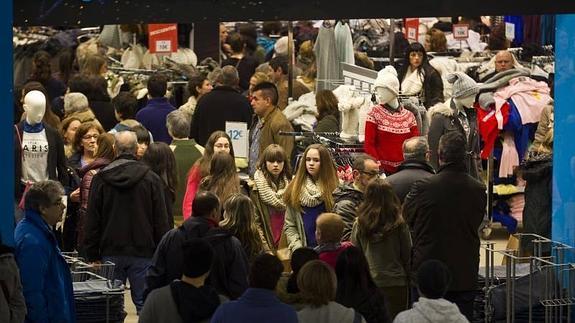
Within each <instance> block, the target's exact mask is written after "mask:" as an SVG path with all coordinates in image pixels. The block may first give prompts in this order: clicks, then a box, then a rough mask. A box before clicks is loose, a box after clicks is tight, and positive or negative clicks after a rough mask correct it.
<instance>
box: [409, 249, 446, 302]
mask: <svg viewBox="0 0 575 323" xmlns="http://www.w3.org/2000/svg"><path fill="white" fill-rule="evenodd" d="M450 281H451V276H450V273H449V269H448V268H447V266H446V265H445V264H444V263H443V262H441V261H439V260H435V259H431V260H427V261H426V262H424V263H423V264H421V266H419V269H418V270H417V287H418V288H419V291H420V292H421V294H423V295H421V296H424V297H426V298H429V299H438V298H442V297H443V296H444V295H445V293H446V292H447V289H448V288H449V283H450Z"/></svg>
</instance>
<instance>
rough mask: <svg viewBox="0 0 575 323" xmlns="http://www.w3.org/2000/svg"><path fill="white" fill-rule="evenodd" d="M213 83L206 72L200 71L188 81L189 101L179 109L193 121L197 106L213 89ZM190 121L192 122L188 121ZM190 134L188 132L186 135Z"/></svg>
mask: <svg viewBox="0 0 575 323" xmlns="http://www.w3.org/2000/svg"><path fill="white" fill-rule="evenodd" d="M212 89H213V87H212V83H210V81H209V80H208V78H207V75H206V74H204V73H198V74H195V75H193V76H192V77H190V80H189V81H188V92H189V93H190V97H189V98H188V101H187V102H186V103H184V104H183V105H182V106H180V107H179V108H178V110H180V111H183V112H185V113H186V116H187V117H188V120H189V121H191V120H192V117H193V115H194V112H195V111H196V106H197V105H198V101H199V100H200V98H201V97H202V96H204V95H205V94H207V93H210V92H211V91H212ZM188 123H190V122H188ZM188 127H189V125H188ZM188 135H189V131H188V134H186V137H187V136H188Z"/></svg>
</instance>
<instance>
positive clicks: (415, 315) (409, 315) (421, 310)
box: [393, 260, 469, 323]
mask: <svg viewBox="0 0 575 323" xmlns="http://www.w3.org/2000/svg"><path fill="white" fill-rule="evenodd" d="M450 279H451V277H450V274H449V269H448V268H447V267H446V266H445V264H443V263H442V262H441V261H439V260H428V261H426V262H424V263H423V264H422V265H421V266H420V267H419V270H418V271H417V288H418V291H419V295H421V297H419V300H418V301H417V302H415V303H414V304H413V308H411V309H410V310H407V311H403V312H401V313H399V314H398V315H397V316H396V317H395V320H393V323H418V322H429V323H464V322H469V321H468V320H467V319H466V318H465V316H463V314H461V313H460V312H459V308H457V305H455V304H454V303H451V302H449V301H448V300H446V299H444V298H443V296H444V295H445V293H446V292H447V288H448V287H449V281H450Z"/></svg>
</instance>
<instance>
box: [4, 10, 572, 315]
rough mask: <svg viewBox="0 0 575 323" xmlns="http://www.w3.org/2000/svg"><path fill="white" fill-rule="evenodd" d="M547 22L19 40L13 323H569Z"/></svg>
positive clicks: (37, 30) (22, 35)
mask: <svg viewBox="0 0 575 323" xmlns="http://www.w3.org/2000/svg"><path fill="white" fill-rule="evenodd" d="M555 25H556V16H555V15H529V16H455V17H426V18H403V19H332V20H306V21H250V22H209V23H208V22H202V23H196V24H192V23H188V24H185V23H163V24H125V25H124V24H122V25H103V26H94V27H74V28H72V27H61V26H60V27H54V26H52V27H47V26H33V27H32V26H17V27H13V84H14V91H13V94H14V107H13V111H14V120H13V128H14V129H13V133H14V174H15V177H14V182H13V184H14V208H15V212H14V223H15V230H14V242H15V244H14V246H13V247H8V246H5V245H4V244H2V245H1V247H0V267H4V266H6V268H10V269H9V271H7V272H10V273H11V275H12V276H10V278H9V279H10V280H9V279H8V278H7V279H6V280H5V281H6V282H8V281H10V282H11V283H10V284H9V288H3V289H2V290H3V291H4V292H3V293H0V304H6V306H4V305H2V306H0V307H2V308H1V309H0V321H2V322H4V318H8V320H7V321H6V322H24V320H26V322H124V321H125V322H136V321H139V322H209V321H210V320H211V322H266V321H272V320H274V321H278V322H298V321H299V322H350V323H351V322H354V323H355V322H504V321H507V322H544V321H545V322H547V321H548V320H551V319H553V320H554V321H553V322H563V320H566V319H567V318H571V305H572V304H573V297H571V294H570V293H571V292H573V286H575V281H574V282H573V283H571V282H570V278H571V276H573V274H572V268H571V267H569V269H565V268H564V266H565V265H564V261H563V258H562V257H568V256H569V255H571V256H573V255H574V254H575V250H574V249H573V248H572V247H570V246H567V245H563V244H559V243H557V242H555V241H552V240H551V238H552V237H551V231H552V228H551V223H552V191H553V189H552V188H553V184H552V169H553V168H552V166H553V140H554V79H555ZM0 237H1V236H0ZM0 242H2V241H1V240H0ZM558 250H560V253H559V254H557V252H558ZM3 259H4V260H3ZM569 266H570V265H569ZM557 271H561V272H563V271H566V272H567V274H566V276H565V277H564V276H561V277H562V279H560V278H558V276H559V275H558V274H556V272H557ZM0 272H2V271H1V270H0ZM561 275H563V274H561ZM574 278H575V277H574ZM561 281H563V282H561ZM565 281H567V282H569V283H567V284H566V285H567V286H569V287H566V288H564V287H562V285H561V284H564V283H565ZM0 285H4V283H0ZM6 285H8V284H6ZM549 285H551V286H552V288H546V286H547V287H548V286H549ZM560 285H561V286H560ZM510 286H511V287H510ZM1 296H6V299H7V301H6V302H5V303H2V302H3V300H2V297H1ZM558 300H559V301H558ZM566 300H568V301H566ZM560 301H562V302H560ZM6 315H7V316H6ZM10 318H11V319H12V320H10ZM549 322H551V321H549Z"/></svg>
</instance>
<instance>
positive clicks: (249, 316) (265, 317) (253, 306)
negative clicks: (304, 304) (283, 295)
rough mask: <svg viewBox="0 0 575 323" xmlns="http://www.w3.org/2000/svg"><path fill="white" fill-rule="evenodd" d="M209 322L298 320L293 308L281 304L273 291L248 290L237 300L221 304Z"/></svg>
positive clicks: (289, 321) (235, 322)
mask: <svg viewBox="0 0 575 323" xmlns="http://www.w3.org/2000/svg"><path fill="white" fill-rule="evenodd" d="M211 322H212V323H224V322H234V323H242V322H246V323H252V322H274V323H284V322H285V323H292V322H293V323H296V322H298V318H297V313H296V311H295V310H294V309H293V307H291V306H289V305H287V304H284V303H282V302H281V301H280V300H279V299H278V297H277V296H276V294H275V293H274V292H273V291H271V290H268V289H262V288H248V289H247V290H246V291H245V292H244V294H243V295H242V296H240V298H238V299H237V300H235V301H231V302H227V303H223V304H221V305H220V307H218V309H217V310H216V312H215V313H214V315H213V316H212V320H211Z"/></svg>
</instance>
